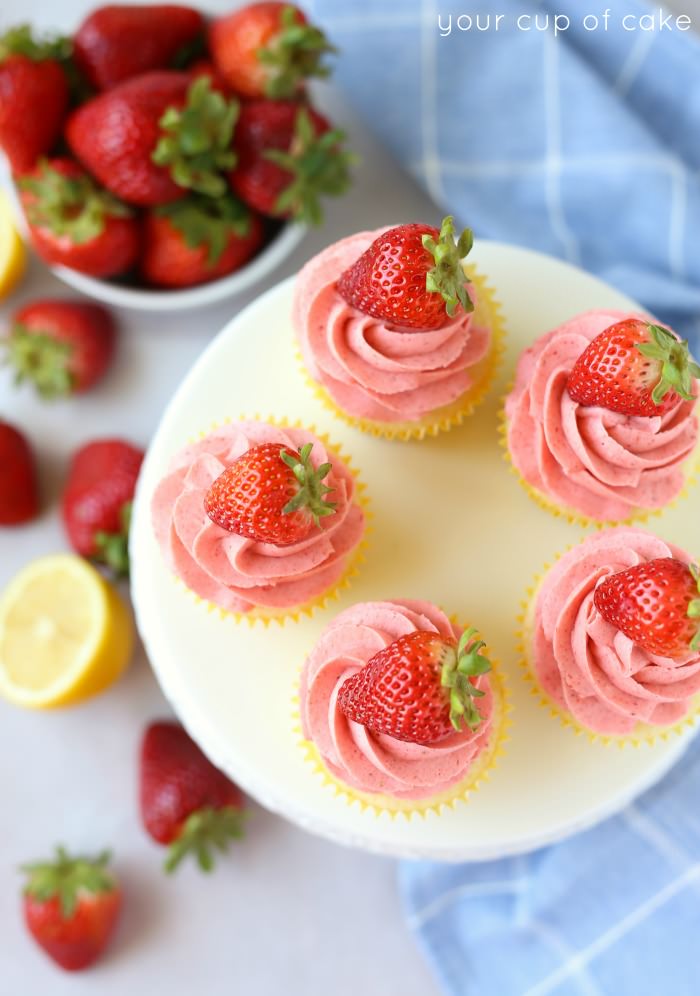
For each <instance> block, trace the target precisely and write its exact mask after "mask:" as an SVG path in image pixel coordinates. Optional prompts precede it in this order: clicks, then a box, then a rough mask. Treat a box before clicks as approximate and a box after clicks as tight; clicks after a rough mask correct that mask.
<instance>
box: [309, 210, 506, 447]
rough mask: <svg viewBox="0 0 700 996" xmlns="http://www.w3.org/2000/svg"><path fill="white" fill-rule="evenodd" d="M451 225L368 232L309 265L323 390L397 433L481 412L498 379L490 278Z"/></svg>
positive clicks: (370, 423) (327, 398)
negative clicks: (474, 265) (472, 263)
mask: <svg viewBox="0 0 700 996" xmlns="http://www.w3.org/2000/svg"><path fill="white" fill-rule="evenodd" d="M471 244H472V236H471V232H469V231H468V230H467V231H465V232H463V233H462V235H461V237H460V239H459V241H458V242H457V243H455V240H454V229H453V225H452V219H451V218H446V219H445V220H444V222H443V224H442V229H441V230H440V231H439V232H438V230H437V229H436V228H431V227H429V226H427V225H417V224H414V225H400V226H399V227H397V228H392V229H378V230H376V231H373V232H360V233H359V234H357V235H352V236H351V237H350V238H347V239H343V240H341V241H340V242H336V243H335V244H334V245H332V246H329V247H328V248H327V249H325V250H324V251H323V252H322V253H320V254H319V255H318V256H315V257H314V258H313V259H312V260H311V261H310V262H309V263H307V264H306V266H305V267H304V268H303V269H302V271H301V273H300V274H299V277H298V279H297V283H296V290H295V294H294V305H293V313H292V317H293V322H294V327H295V330H296V334H297V338H298V343H299V347H300V351H301V356H302V359H303V362H304V365H305V368H306V371H307V372H308V374H309V375H310V377H311V379H312V381H313V383H314V384H315V387H316V390H317V393H318V394H319V396H320V397H321V398H322V400H323V401H324V402H325V403H326V405H327V406H329V407H331V408H332V410H334V411H335V412H336V414H338V415H340V416H341V417H342V418H344V419H345V420H346V421H349V422H350V423H351V424H353V425H357V426H359V427H360V428H362V429H364V430H366V431H368V432H372V433H373V434H375V435H382V436H385V437H388V438H394V437H397V438H404V439H408V438H421V437H423V436H424V435H425V434H426V433H435V432H437V431H439V430H440V429H449V428H450V427H451V426H452V425H455V424H458V423H459V422H460V421H461V420H462V419H463V418H464V417H465V416H466V415H467V414H469V413H471V412H472V411H473V409H474V407H475V406H476V404H477V403H478V402H479V401H480V400H481V399H482V398H483V397H484V395H485V394H486V392H487V390H488V387H489V385H490V382H491V379H492V376H493V373H494V368H495V361H496V359H497V356H498V354H499V352H500V342H499V339H500V336H501V327H500V318H499V314H498V307H497V305H496V304H495V301H494V298H493V296H492V294H491V292H490V291H489V289H488V288H487V287H486V284H485V283H484V281H483V279H482V278H481V277H479V276H478V275H477V274H476V273H475V272H474V271H473V270H470V273H471V279H470V277H468V276H467V274H466V272H465V270H464V267H463V264H462V259H463V257H465V256H466V255H467V253H468V252H469V250H470V248H471Z"/></svg>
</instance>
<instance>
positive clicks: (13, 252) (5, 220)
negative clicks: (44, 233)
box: [0, 190, 27, 301]
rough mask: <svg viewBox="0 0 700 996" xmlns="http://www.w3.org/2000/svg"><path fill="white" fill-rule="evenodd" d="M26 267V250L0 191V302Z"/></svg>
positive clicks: (4, 196) (12, 288) (7, 201)
mask: <svg viewBox="0 0 700 996" xmlns="http://www.w3.org/2000/svg"><path fill="white" fill-rule="evenodd" d="M26 265H27V250H26V249H25V248H24V242H22V239H21V237H20V234H19V232H18V231H17V226H16V225H15V219H14V215H13V212H12V208H11V206H10V202H9V200H8V199H7V197H6V195H5V194H4V193H3V192H2V191H1V190H0V301H1V300H3V298H6V297H7V296H8V294H9V293H10V292H11V291H12V290H14V288H15V286H16V285H17V284H18V283H19V281H20V279H21V277H22V274H23V273H24V270H25V267H26Z"/></svg>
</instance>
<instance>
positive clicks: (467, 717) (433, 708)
mask: <svg viewBox="0 0 700 996" xmlns="http://www.w3.org/2000/svg"><path fill="white" fill-rule="evenodd" d="M483 646H484V642H483V640H480V639H478V633H477V631H476V630H475V629H468V630H465V631H464V633H462V636H461V637H460V640H459V643H456V642H455V641H454V640H445V639H443V637H441V636H440V634H439V633H429V632H426V631H422V630H417V631H416V632H415V633H409V634H408V635H407V636H400V637H399V638H398V640H394V642H393V643H390V644H389V645H388V646H387V647H384V649H383V650H380V651H379V652H378V653H376V654H375V655H374V657H372V658H371V659H370V660H369V661H368V662H367V664H366V665H365V666H364V667H363V668H361V669H360V670H359V671H357V672H356V673H355V674H354V675H352V677H351V678H347V679H346V680H345V681H344V682H343V684H342V685H341V686H340V692H339V693H338V705H339V706H340V709H341V711H342V712H343V713H344V714H345V715H346V716H347V717H348V719H351V720H352V721H353V722H355V723H361V724H362V726H365V727H367V729H368V730H370V731H371V732H372V733H384V734H386V735H387V736H390V737H394V738H395V739H396V740H406V741H407V742H408V743H415V744H432V743H436V742H437V741H438V740H444V738H445V737H449V736H450V734H452V733H454V732H455V730H457V731H460V730H462V729H464V728H465V727H466V728H468V729H471V730H475V729H476V728H477V727H478V726H479V724H480V723H481V715H480V714H479V710H478V709H477V706H476V701H475V700H476V699H478V698H481V697H482V696H483V695H484V694H485V692H484V691H483V689H482V688H481V687H480V686H479V684H478V679H479V676H480V675H482V674H486V672H487V671H490V670H491V662H490V661H489V660H488V658H487V657H484V656H483V655H482V654H480V653H479V651H480V650H481V649H482V647H483ZM472 678H476V679H477V683H475V682H473V681H472V680H471V679H472Z"/></svg>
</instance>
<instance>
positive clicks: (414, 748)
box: [299, 600, 506, 812]
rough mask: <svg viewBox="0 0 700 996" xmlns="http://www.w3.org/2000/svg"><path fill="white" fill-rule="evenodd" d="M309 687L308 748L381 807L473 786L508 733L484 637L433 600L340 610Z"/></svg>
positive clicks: (306, 672) (303, 697) (461, 794)
mask: <svg viewBox="0 0 700 996" xmlns="http://www.w3.org/2000/svg"><path fill="white" fill-rule="evenodd" d="M299 699H300V712H301V726H302V732H303V735H304V737H305V741H304V744H303V746H304V749H305V751H306V753H307V757H308V758H309V760H310V761H311V762H312V763H313V764H314V765H315V767H316V768H317V769H318V770H320V771H321V772H323V774H324V775H325V776H328V775H330V776H331V778H332V779H333V781H334V783H335V785H336V788H338V789H340V790H341V791H342V792H343V794H344V795H345V796H346V798H348V799H350V800H354V799H357V798H359V799H360V800H362V801H363V802H366V803H370V804H371V805H372V806H373V807H374V808H375V810H379V811H381V810H389V811H398V810H401V811H404V812H411V811H413V810H416V811H424V810H425V809H426V808H429V807H433V806H434V807H438V808H439V807H440V806H441V805H442V804H449V803H451V802H453V801H455V800H456V799H460V798H461V799H465V798H467V796H468V794H469V793H470V792H471V791H473V790H474V789H476V788H477V787H478V785H479V782H480V781H481V780H482V779H483V777H484V775H485V774H486V772H487V771H488V770H489V768H490V767H491V766H492V765H493V763H494V761H495V758H496V755H497V753H498V750H499V746H500V743H501V741H502V739H503V729H504V717H505V713H506V707H505V700H504V694H503V688H502V685H501V683H500V679H499V677H498V675H497V673H496V672H494V670H493V667H492V662H491V660H490V659H489V657H488V655H487V651H486V650H485V646H484V642H483V640H482V639H481V638H480V636H479V634H478V632H477V630H476V629H474V628H471V627H470V628H467V629H463V628H462V627H460V626H457V625H456V624H454V623H453V622H451V621H450V620H449V619H448V618H447V616H446V615H445V614H444V612H442V610H441V609H439V608H438V607H437V606H435V605H431V603H430V602H423V601H398V600H397V601H385V602H363V603H360V604H357V605H354V606H352V607H351V608H349V609H346V610H345V611H344V612H341V613H340V615H338V616H337V617H336V618H335V619H334V620H333V621H332V622H331V623H330V625H328V626H327V627H326V629H325V630H324V631H323V633H322V634H321V636H320V638H319V640H318V642H317V643H316V645H315V646H314V648H313V650H312V651H311V653H310V654H309V657H308V658H307V660H306V662H305V664H304V668H303V671H302V676H301V684H300V692H299Z"/></svg>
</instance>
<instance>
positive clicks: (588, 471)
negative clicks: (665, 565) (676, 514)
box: [505, 311, 700, 524]
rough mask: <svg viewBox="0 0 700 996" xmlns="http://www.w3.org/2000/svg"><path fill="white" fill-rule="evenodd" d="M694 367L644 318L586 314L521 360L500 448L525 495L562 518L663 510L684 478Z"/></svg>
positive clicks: (690, 446)
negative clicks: (519, 481) (521, 483)
mask: <svg viewBox="0 0 700 996" xmlns="http://www.w3.org/2000/svg"><path fill="white" fill-rule="evenodd" d="M698 376H700V367H698V365H697V364H696V363H694V362H693V361H692V359H691V357H690V356H689V353H688V346H687V343H685V342H681V341H679V340H678V339H677V338H676V337H675V335H673V334H672V333H671V332H669V331H668V330H667V329H664V328H662V327H660V326H658V325H652V324H650V323H649V322H648V321H646V320H645V319H643V318H639V317H636V316H630V315H629V314H626V313H624V312H618V311H590V312H587V313H586V314H583V315H579V316H578V317H576V318H573V319H571V320H570V321H568V322H565V323H564V324H563V325H561V326H559V327H558V328H556V329H554V331H553V332H548V333H547V334H546V335H543V336H541V337H540V338H539V339H538V340H537V341H536V342H535V343H534V344H533V345H532V346H530V348H529V349H527V350H525V352H524V353H523V354H522V355H521V357H520V359H519V361H518V366H517V370H516V376H515V385H514V387H513V389H512V391H511V392H510V394H509V395H508V397H507V398H506V402H505V421H506V425H505V442H506V444H507V449H508V453H509V456H510V459H511V461H512V464H513V466H514V467H515V469H516V471H517V472H518V474H519V475H520V477H521V480H522V482H523V483H524V485H525V487H526V488H527V489H528V490H529V491H530V493H531V494H532V496H533V497H534V498H535V499H537V500H538V501H539V502H540V503H541V504H543V505H545V506H546V507H548V508H549V509H550V510H552V511H554V512H556V513H557V514H564V515H567V516H568V517H569V518H570V519H573V520H577V521H583V522H584V524H587V523H588V522H589V521H591V520H592V521H594V522H597V523H608V524H610V523H616V522H624V521H631V520H633V519H635V518H643V517H644V516H645V515H646V514H648V513H649V512H653V511H658V510H661V509H663V508H664V507H666V506H667V505H668V504H669V503H670V502H671V501H672V500H673V499H674V498H677V497H678V496H679V495H680V494H681V493H682V491H683V489H684V487H685V484H686V482H687V481H688V479H689V477H690V475H691V474H692V472H693V470H694V469H695V468H694V466H693V465H694V462H695V459H696V457H695V453H696V449H697V442H698V418H697V413H696V411H697V410H696V402H695V396H696V395H697V383H696V381H695V378H697V377H698Z"/></svg>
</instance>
